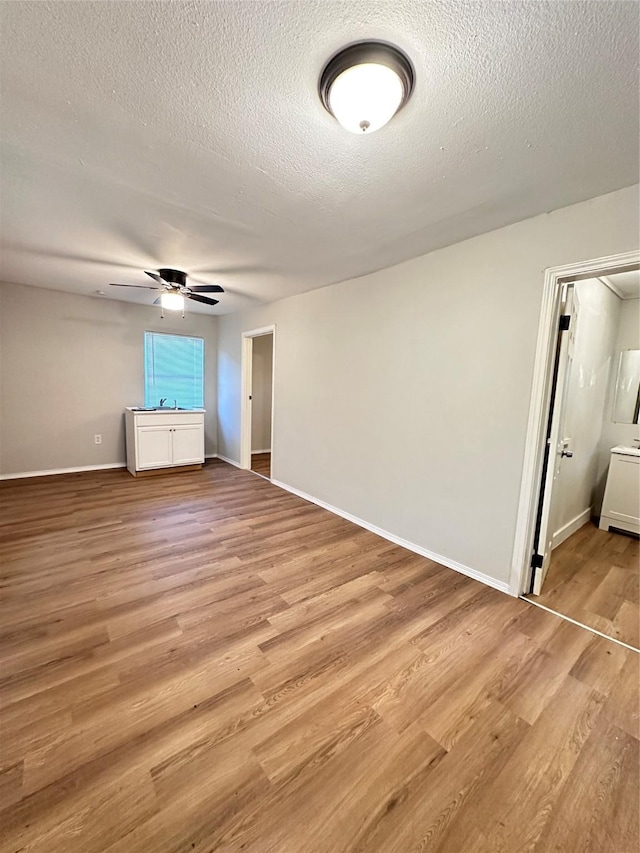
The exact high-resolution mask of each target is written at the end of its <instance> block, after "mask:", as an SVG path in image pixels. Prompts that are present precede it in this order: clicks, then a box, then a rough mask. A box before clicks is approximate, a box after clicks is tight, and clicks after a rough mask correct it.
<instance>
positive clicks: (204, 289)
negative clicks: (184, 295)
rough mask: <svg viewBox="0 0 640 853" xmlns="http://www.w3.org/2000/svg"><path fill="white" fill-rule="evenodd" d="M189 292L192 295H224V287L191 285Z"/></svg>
mask: <svg viewBox="0 0 640 853" xmlns="http://www.w3.org/2000/svg"><path fill="white" fill-rule="evenodd" d="M189 290H190V291H191V292H192V293H224V287H220V285H219V284H190V285H189Z"/></svg>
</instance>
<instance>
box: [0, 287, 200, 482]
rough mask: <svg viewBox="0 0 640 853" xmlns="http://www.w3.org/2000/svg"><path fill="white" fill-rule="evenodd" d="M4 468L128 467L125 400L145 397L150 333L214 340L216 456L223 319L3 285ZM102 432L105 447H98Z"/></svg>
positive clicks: (0, 387) (0, 457)
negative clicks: (146, 341)
mask: <svg viewBox="0 0 640 853" xmlns="http://www.w3.org/2000/svg"><path fill="white" fill-rule="evenodd" d="M0 305H1V306H2V310H1V313H0V317H1V327H0V353H1V362H0V363H1V365H2V372H1V375H0V398H1V400H2V410H1V415H0V436H1V444H0V473H1V474H14V473H22V472H29V471H46V470H52V469H54V470H55V469H60V468H75V467H80V466H91V465H107V464H112V463H117V462H122V463H124V461H125V447H124V419H123V409H124V407H125V406H135V405H140V404H143V403H144V356H143V340H144V332H145V330H150V331H163V332H175V333H181V334H193V335H198V336H200V337H203V338H204V340H205V408H206V409H207V414H206V416H205V452H206V453H215V452H216V445H217V429H216V394H217V389H216V375H217V370H216V361H217V328H216V323H217V321H216V318H215V317H210V316H206V315H204V314H193V313H192V314H187V317H186V318H185V320H182V318H181V317H180V315H176V314H170V312H166V314H165V319H164V320H161V319H160V312H159V309H158V308H157V307H155V308H154V307H151V306H149V307H147V306H144V305H136V304H132V303H125V302H119V301H115V300H111V299H100V298H98V297H89V296H78V295H75V294H70V293H61V292H58V291H53V290H44V289H41V288H36V287H25V286H20V285H14V284H2V285H0ZM95 434H100V435H102V444H100V445H96V444H94V440H93V437H94V435H95Z"/></svg>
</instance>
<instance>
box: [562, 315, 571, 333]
mask: <svg viewBox="0 0 640 853" xmlns="http://www.w3.org/2000/svg"><path fill="white" fill-rule="evenodd" d="M570 323H571V314H561V316H560V331H561V332H566V331H567V329H568V328H569V325H570Z"/></svg>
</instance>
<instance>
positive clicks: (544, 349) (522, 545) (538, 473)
mask: <svg viewBox="0 0 640 853" xmlns="http://www.w3.org/2000/svg"><path fill="white" fill-rule="evenodd" d="M639 265H640V251H635V252H625V253H623V254H619V255H609V256H607V257H603V258H594V259H592V260H589V261H582V262H580V263H575V264H565V265H563V266H558V267H548V268H547V269H546V270H545V272H544V284H543V289H542V307H541V311H540V321H539V324H538V342H537V345H536V354H535V361H534V367H533V380H532V390H531V403H530V405H529V420H528V424H527V435H526V440H525V449H524V462H523V467H522V480H521V485H520V498H519V502H518V514H517V520H516V535H515V542H514V547H513V556H512V560H511V574H510V578H509V592H510V593H511V595H515V596H520V595H523V594H525V593H527V592H528V591H529V586H530V581H531V558H532V556H533V538H534V534H535V522H536V515H537V511H538V501H539V498H540V491H541V488H542V484H541V477H542V463H543V459H544V445H545V441H546V426H547V422H548V417H549V407H550V405H551V399H550V398H551V386H552V380H553V369H554V362H555V354H556V342H557V337H558V322H559V317H560V307H561V306H560V301H561V299H560V297H561V291H562V285H563V284H566V283H568V282H576V281H580V280H582V279H586V278H596V277H599V276H606V275H613V274H614V273H619V272H628V271H630V270H634V269H636V268H637V267H638V266H639Z"/></svg>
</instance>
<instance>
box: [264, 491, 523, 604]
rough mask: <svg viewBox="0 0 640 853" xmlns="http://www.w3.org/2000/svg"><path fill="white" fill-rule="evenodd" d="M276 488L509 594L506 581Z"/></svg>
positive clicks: (304, 495) (329, 506) (305, 496)
mask: <svg viewBox="0 0 640 853" xmlns="http://www.w3.org/2000/svg"><path fill="white" fill-rule="evenodd" d="M271 482H272V483H273V485H274V486H278V487H279V488H281V489H284V490H285V491H287V492H291V493H292V494H293V495H297V496H298V497H299V498H303V499H304V500H305V501H310V502H311V503H312V504H316V506H319V507H322V509H326V510H328V511H329V512H332V513H333V514H334V515H339V516H340V518H346V520H347V521H351V522H352V523H353V524H357V525H358V527H364V529H365V530H370V531H371V533H375V534H376V535H377V536H381V537H382V538H383V539H387V540H388V541H389V542H393V543H394V544H395V545H400V546H401V547H402V548H406V549H407V550H408V551H413V553H414V554H419V555H420V556H421V557H426V558H427V559H428V560H433V561H434V562H435V563H440V565H442V566H446V567H447V568H448V569H453V570H454V571H456V572H460V574H463V575H466V576H467V577H469V578H473V580H476V581H480V583H483V584H485V585H486V586H490V587H493V589H497V590H499V591H500V592H505V593H507V594H509V584H508V583H506V582H505V581H499V580H496V579H495V578H492V577H491V575H485V574H484V572H479V571H477V570H476V569H472V568H470V567H469V566H464V565H463V564H462V563H458V562H456V561H455V560H451V559H449V557H443V556H442V555H441V554H436V553H434V552H433V551H428V550H427V549H426V548H423V547H422V546H420V545H415V544H414V543H413V542H409V541H407V540H406V539H402V538H401V537H400V536H396V535H395V533H389V531H388V530H383V529H382V527H377V526H376V525H375V524H370V523H369V522H368V521H365V520H364V519H362V518H358V516H356V515H352V514H351V513H350V512H345V510H343V509H339V507H336V506H333V505H332V504H328V503H326V501H321V500H320V499H319V498H314V497H313V495H308V494H307V493H306V492H301V491H300V489H296V488H294V487H293V486H288V485H287V484H286V483H281V482H280V480H271Z"/></svg>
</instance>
